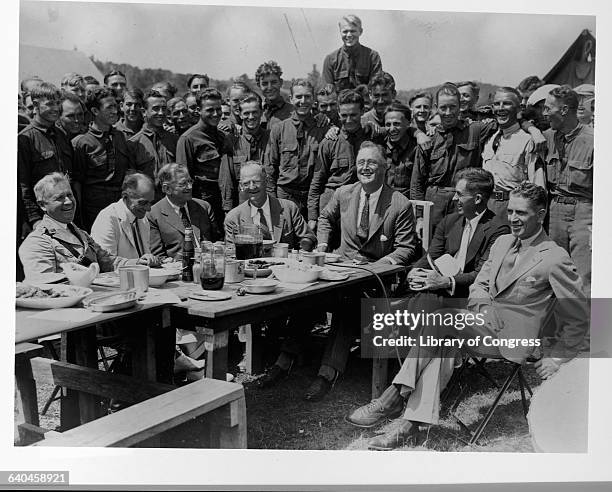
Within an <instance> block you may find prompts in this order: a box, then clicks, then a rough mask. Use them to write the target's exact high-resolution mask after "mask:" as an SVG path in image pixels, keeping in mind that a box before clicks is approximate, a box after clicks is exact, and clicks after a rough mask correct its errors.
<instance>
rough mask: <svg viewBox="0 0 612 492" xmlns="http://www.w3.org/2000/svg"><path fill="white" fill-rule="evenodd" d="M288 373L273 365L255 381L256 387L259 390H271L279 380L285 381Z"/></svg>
mask: <svg viewBox="0 0 612 492" xmlns="http://www.w3.org/2000/svg"><path fill="white" fill-rule="evenodd" d="M288 374H289V371H286V370H285V369H281V367H280V366H278V365H276V364H274V365H273V366H272V367H271V368H270V369H268V372H266V373H265V374H264V375H263V376H262V377H260V378H259V379H258V380H257V386H258V387H259V388H271V387H272V386H275V385H276V384H278V382H279V381H280V380H281V379H285V378H286V377H287V375H288Z"/></svg>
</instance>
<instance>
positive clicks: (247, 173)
mask: <svg viewBox="0 0 612 492" xmlns="http://www.w3.org/2000/svg"><path fill="white" fill-rule="evenodd" d="M240 192H241V194H243V195H244V196H246V197H247V199H246V200H245V201H244V202H242V203H241V204H240V205H238V206H237V207H235V208H234V209H232V210H231V211H230V212H228V214H227V215H226V216H225V237H226V239H227V241H228V242H232V241H233V235H234V233H238V230H239V227H240V225H241V224H256V225H258V226H259V227H260V229H261V231H262V235H263V238H264V239H274V240H275V241H276V242H280V243H287V244H288V245H289V248H291V249H295V248H298V247H301V249H302V250H304V251H312V249H313V248H314V246H315V244H316V237H315V235H314V234H313V232H312V231H311V230H310V228H309V227H308V224H306V220H305V219H304V217H303V216H302V214H300V209H299V208H298V206H297V205H296V204H295V203H294V202H293V201H291V200H287V199H284V198H276V197H275V196H273V195H271V194H268V192H267V179H266V174H265V172H264V169H263V167H262V166H261V165H260V164H259V163H258V162H256V161H248V162H246V163H245V164H243V165H242V167H241V168H240ZM273 323H274V324H275V325H279V324H280V325H281V329H282V328H284V329H283V330H282V332H283V333H284V334H287V333H289V334H290V335H289V336H288V337H286V338H285V341H284V342H283V344H282V346H281V348H280V355H279V356H278V358H277V360H276V362H275V363H274V364H273V365H272V367H270V369H269V370H268V371H267V372H266V374H265V375H264V376H263V377H261V378H260V379H259V380H258V385H259V387H261V388H265V387H271V386H274V385H275V384H276V383H278V382H279V381H280V380H281V379H283V378H284V377H286V376H287V374H289V371H290V370H291V366H292V365H293V361H294V360H295V358H296V357H297V356H298V355H299V354H300V352H301V348H302V345H303V340H304V338H305V337H306V336H307V335H308V333H309V331H310V329H311V328H312V326H313V317H312V316H309V315H308V314H306V315H304V313H301V314H300V315H298V316H291V317H289V318H288V319H277V320H273Z"/></svg>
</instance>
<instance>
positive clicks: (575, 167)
mask: <svg viewBox="0 0 612 492" xmlns="http://www.w3.org/2000/svg"><path fill="white" fill-rule="evenodd" d="M567 165H568V167H569V172H570V186H571V188H572V189H576V188H578V189H589V190H590V189H592V188H593V163H592V162H591V161H584V160H568V161H567Z"/></svg>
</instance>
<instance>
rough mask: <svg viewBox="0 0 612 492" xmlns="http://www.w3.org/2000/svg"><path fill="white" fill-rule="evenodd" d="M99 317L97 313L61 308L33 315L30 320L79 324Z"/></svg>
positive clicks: (82, 309)
mask: <svg viewBox="0 0 612 492" xmlns="http://www.w3.org/2000/svg"><path fill="white" fill-rule="evenodd" d="M96 316H99V313H93V312H91V311H88V310H87V309H84V308H61V309H48V310H46V311H41V312H39V313H36V314H33V315H32V316H30V318H34V319H46V320H50V321H68V320H69V321H73V322H76V323H80V322H83V321H89V320H90V319H93V318H95V317H96Z"/></svg>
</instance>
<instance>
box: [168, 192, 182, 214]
mask: <svg viewBox="0 0 612 492" xmlns="http://www.w3.org/2000/svg"><path fill="white" fill-rule="evenodd" d="M166 200H168V203H169V204H170V206H171V207H172V209H173V210H174V211H175V212H176V214H177V215H181V208H183V207H186V206H187V204H185V205H183V207H179V206H178V205H176V204H174V203H172V200H170V198H168V195H166Z"/></svg>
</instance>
